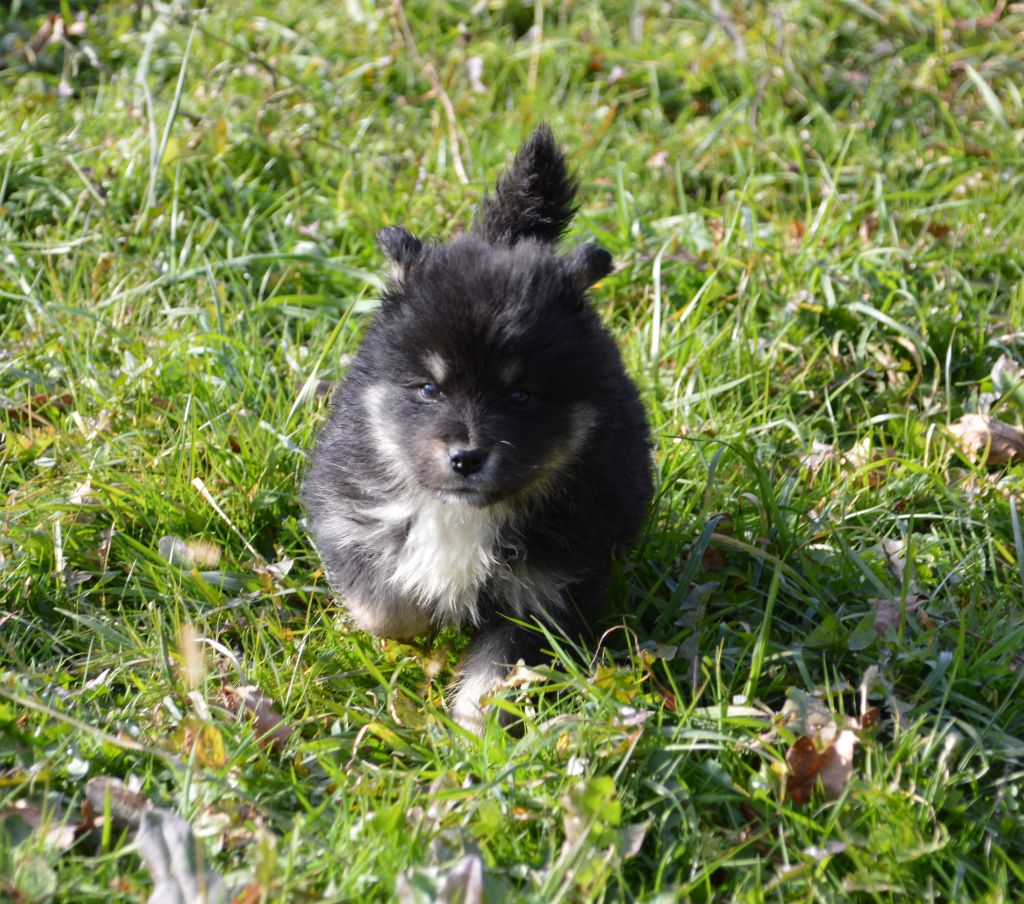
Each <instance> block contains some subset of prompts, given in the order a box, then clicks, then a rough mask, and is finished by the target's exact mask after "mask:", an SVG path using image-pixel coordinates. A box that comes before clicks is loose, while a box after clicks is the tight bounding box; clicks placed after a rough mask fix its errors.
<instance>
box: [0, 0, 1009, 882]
mask: <svg viewBox="0 0 1024 904" xmlns="http://www.w3.org/2000/svg"><path fill="white" fill-rule="evenodd" d="M0 19H2V20H3V22H4V28H3V33H4V34H3V37H2V38H0V109H2V111H3V116H2V118H0V171H2V179H0V425H2V429H3V434H4V440H3V447H2V452H0V456H2V458H0V461H2V464H0V468H2V470H0V897H6V898H12V899H14V900H32V901H36V900H39V901H47V900H57V901H91V900H96V901H108V900H111V899H112V898H122V899H125V900H136V901H137V900H141V899H144V898H145V897H146V896H147V895H148V894H149V892H150V889H151V887H152V879H151V876H150V873H149V871H148V870H147V868H146V864H145V863H144V861H143V859H140V857H139V855H138V853H137V852H136V848H135V847H134V842H133V834H132V832H131V831H130V830H124V829H122V828H119V827H118V824H117V823H116V822H114V821H112V818H111V817H112V813H111V810H112V806H111V804H110V795H109V794H107V795H106V797H105V798H104V796H103V795H101V796H100V799H99V800H98V801H96V800H95V795H93V797H94V805H93V807H92V809H91V810H90V809H89V808H83V804H84V803H85V799H86V798H85V789H86V787H87V785H88V783H89V781H90V779H91V780H93V784H92V785H88V786H89V787H91V788H93V789H95V788H96V787H100V788H101V789H102V788H103V787H104V786H103V785H102V784H100V785H97V784H96V780H97V778H98V777H103V776H106V777H110V778H115V779H119V780H121V781H123V782H125V783H126V784H127V785H128V786H130V787H131V788H134V789H137V790H138V791H139V792H141V794H142V795H144V798H145V800H148V801H149V802H151V803H152V804H153V805H154V806H156V807H159V808H160V810H159V811H158V812H161V813H170V812H174V813H177V814H179V815H180V816H182V817H184V818H185V819H186V820H188V821H189V823H191V826H192V830H193V831H194V832H195V834H196V836H197V837H198V838H199V839H200V842H201V845H202V848H201V850H202V852H203V855H204V857H205V861H206V864H207V866H208V867H209V868H210V869H211V870H213V871H214V872H216V873H218V874H219V875H221V876H222V877H223V878H224V880H225V882H226V884H227V886H228V887H231V888H235V889H236V890H237V893H238V899H239V900H242V901H246V902H253V901H257V900H268V901H269V900H273V901H302V900H307V899H309V900H313V899H317V900H319V899H325V900H334V901H352V900H358V901H370V900H382V901H387V900H393V899H394V898H395V896H396V895H399V896H400V897H401V899H402V900H403V901H405V902H411V901H430V900H435V895H437V894H442V893H441V892H439V891H438V889H439V888H440V887H441V886H442V885H444V884H445V883H447V884H448V888H449V892H450V891H451V889H452V888H454V887H455V886H460V887H461V888H462V890H463V892H465V893H466V895H467V899H468V900H476V899H478V897H475V891H474V889H475V885H474V882H475V881H476V878H479V875H480V868H481V867H482V875H483V880H484V883H485V885H486V887H487V891H488V897H487V900H488V901H497V900H509V901H512V900H516V901H519V900H522V901H536V902H551V901H560V900H565V901H590V900H597V901H600V900H604V901H619V900H624V901H663V902H668V901H676V900H694V901H700V900H739V901H758V900H771V901H804V900H807V901H811V900H814V901H823V900H827V901H835V900H872V901H873V900H890V899H895V898H897V897H904V896H906V897H907V898H909V899H911V900H984V901H1002V900H1020V899H1021V898H1022V897H1024V867H1022V864H1024V800H1022V788H1021V786H1022V781H1024V695H1022V694H1021V682H1022V679H1024V658H1022V654H1021V651H1022V647H1024V603H1022V600H1024V533H1022V530H1021V516H1020V511H1019V502H1018V497H1019V496H1021V495H1022V494H1024V468H1022V465H1021V464H1020V463H1019V461H1018V458H1019V456H1020V455H1021V454H1022V453H1024V442H1022V439H1021V438H1022V434H1021V433H1020V432H1019V431H1017V430H1016V427H1015V425H1016V424H1017V423H1018V422H1019V420H1020V418H1021V416H1022V414H1024V389H1022V388H1021V385H1020V380H1021V370H1020V367H1021V364H1022V363H1024V325H1022V321H1024V254H1022V248H1024V204H1022V203H1021V198H1022V197H1024V169H1022V166H1021V163H1022V160H1021V140H1022V136H1024V98H1022V92H1021V87H1020V86H1021V85H1024V7H1022V6H1021V5H1020V4H1014V3H1009V4H1007V3H1006V2H1004V0H1000V2H999V3H997V4H996V6H995V8H994V9H993V8H992V7H991V6H990V5H983V4H973V3H969V2H963V3H947V2H944V0H936V2H929V3H924V2H917V0H910V2H906V3H892V2H888V0H878V2H871V3H860V2H854V0H847V2H841V3H829V2H824V0H789V2H784V3H779V4H771V5H766V4H762V3H756V2H744V3H736V4H717V3H713V4H711V5H710V9H708V8H706V5H705V4H697V3H688V2H682V3H658V2H649V0H639V2H635V3H631V4H616V3H608V4H604V3H597V2H592V0H577V2H568V0H566V2H562V3H561V4H544V3H542V2H537V3H536V4H535V5H532V6H531V5H523V4H521V3H518V2H514V0H513V2H507V3H506V2H503V0H483V2H479V3H474V4H469V3H463V2H441V3H429V2H422V3H413V2H409V3H406V4H405V5H404V6H403V4H402V2H401V0H396V2H393V3H390V4H386V5H380V6H375V5H372V4H370V3H368V2H363V0H349V2H346V3H344V4H334V5H331V4H322V3H320V4H318V3H312V2H305V0H301V2H300V0H285V2H282V3H261V2H250V0H236V2H234V3H230V4H226V3H218V4H210V5H209V6H208V7H204V6H203V5H202V4H196V5H195V6H194V7H193V6H191V5H189V4H186V3H176V2H172V3H167V4H164V3H151V2H147V0H140V2H138V3H135V4H123V3H117V2H95V0H94V2H89V3H84V4H70V3H67V2H64V3H52V4H46V3H38V2H31V0H25V2H20V3H18V2H15V3H13V4H8V5H7V6H6V7H5V9H4V11H2V12H0ZM542 121H546V122H548V123H550V124H551V126H552V127H553V129H554V130H555V131H556V133H557V135H558V137H559V139H560V141H561V142H562V143H563V144H564V145H565V147H566V148H567V150H568V152H569V154H570V156H571V159H572V160H573V161H574V163H575V164H576V166H577V167H578V169H579V175H580V179H581V201H582V208H581V211H580V216H579V217H578V219H577V221H576V224H575V226H574V230H573V236H572V237H573V238H575V239H584V238H586V239H591V240H596V241H599V242H600V243H602V244H603V245H604V246H605V247H607V248H608V249H609V250H610V251H611V252H612V254H613V255H614V258H615V262H616V270H615V272H614V273H613V274H612V275H610V276H609V277H607V278H606V279H605V280H603V281H602V282H601V283H600V284H599V285H598V286H597V287H596V289H595V290H594V293H593V295H594V304H595V305H596V306H597V307H598V309H599V311H600V313H601V315H602V317H603V318H604V319H605V321H606V322H607V323H608V325H609V327H610V328H611V329H612V331H613V332H614V333H615V335H616V337H617V338H618V339H619V340H620V342H621V345H622V349H623V354H624V356H625V359H626V361H627V364H628V366H629V368H630V370H631V372H632V373H633V374H635V376H636V378H637V381H638V384H639V385H640V388H641V392H642V395H643V398H644V402H645V404H646V405H647V407H648V410H649V412H650V419H651V424H652V428H653V434H654V438H655V457H656V461H657V473H658V494H657V500H656V504H655V506H654V510H653V512H652V514H651V517H650V520H649V523H648V525H647V527H646V528H645V531H644V533H643V536H642V538H641V540H640V542H639V543H638V545H637V547H636V548H635V549H634V550H632V551H631V552H629V553H628V554H627V555H626V556H624V557H623V559H622V561H621V565H620V567H619V568H618V570H617V572H616V579H615V587H614V594H613V600H612V612H611V613H610V615H609V618H608V621H607V625H606V627H607V629H608V632H607V634H606V635H605V638H604V642H603V644H602V648H601V650H600V652H599V653H598V654H596V655H595V657H594V659H593V661H592V663H590V664H588V665H586V666H578V665H574V664H573V660H572V659H571V657H566V664H565V669H564V670H562V671H560V672H555V673H553V674H552V675H549V676H546V680H541V679H544V678H545V676H536V677H537V679H538V680H537V681H535V682H534V683H532V684H531V683H529V682H525V685H524V686H521V687H516V688H511V689H509V690H508V691H507V692H506V693H505V694H504V695H503V697H502V701H501V702H499V703H498V704H497V705H499V706H502V707H504V708H505V709H507V710H509V711H510V712H512V713H514V714H518V715H519V716H520V717H522V718H523V719H525V728H524V729H523V730H522V731H521V732H519V733H510V732H507V731H506V730H504V729H503V728H502V727H501V726H500V725H498V724H497V723H496V722H495V723H494V724H491V725H489V726H488V728H487V731H486V733H485V734H484V736H483V737H482V738H479V739H478V738H475V737H472V736H469V735H467V734H466V733H464V732H462V731H460V730H459V729H457V728H456V727H454V726H453V725H452V724H451V722H450V721H449V720H448V718H447V716H446V714H445V711H444V708H443V705H442V698H443V694H444V690H445V686H446V682H447V681H448V679H449V678H450V674H451V668H452V665H453V664H454V661H455V658H456V656H457V654H458V651H459V649H460V647H461V644H462V643H464V639H462V638H459V637H458V636H456V635H454V634H445V635H442V636H441V637H440V638H439V639H438V640H437V642H436V643H435V644H434V645H433V646H431V647H429V648H426V647H419V646H407V645H400V644H395V643H382V642H380V641H377V640H374V639H372V638H370V637H368V636H366V635H363V634H360V633H358V632H355V631H352V630H350V629H348V628H347V627H346V626H345V623H344V621H343V619H342V617H341V612H342V610H341V609H340V607H339V606H338V605H337V603H336V602H335V601H334V600H333V599H332V597H331V594H330V592H329V590H328V588H327V587H326V586H325V583H324V577H323V574H322V573H321V571H320V570H319V566H318V562H317V559H316V556H315V554H314V552H313V551H312V549H311V547H310V544H309V541H308V538H307V536H306V534H305V531H304V529H303V526H302V511H301V507H300V503H299V499H298V495H297V489H298V486H299V482H300V479H301V475H302V472H303V464H304V455H305V451H306V450H307V449H308V448H309V447H310V445H311V443H312V439H313V436H314V433H315V430H316V428H317V425H318V424H319V423H320V422H321V421H322V419H323V417H324V413H325V404H326V401H325V400H326V395H327V392H328V388H329V386H330V384H331V382H332V381H334V380H336V379H337V378H338V377H339V376H341V374H342V373H343V372H344V369H345V365H346V361H347V360H348V357H349V356H350V355H351V353H352V351H353V349H354V348H355V346H356V343H357V342H358V339H359V336H360V335H361V333H362V331H363V330H364V329H365V326H366V323H367V321H368V317H369V316H370V314H371V312H372V310H373V307H374V304H375V299H376V298H377V297H378V293H379V291H380V274H381V272H382V258H381V255H380V253H379V252H378V250H377V249H376V247H375V244H374V234H375V232H376V231H377V230H378V229H379V228H380V227H382V226H384V225H388V224H396V223H408V224H410V225H411V226H412V227H413V228H414V230H415V231H416V232H417V234H420V235H423V236H431V235H433V236H447V235H451V234H452V233H453V232H456V231H458V230H460V229H463V228H465V226H466V225H467V223H468V222H469V220H470V218H471V216H472V211H473V209H474V206H475V205H476V204H477V203H478V202H479V200H480V198H481V195H482V192H483V191H484V189H485V187H486V185H487V184H488V182H490V181H491V180H493V178H494V177H495V175H496V174H497V173H498V171H499V170H500V169H501V167H502V166H503V165H505V164H506V163H507V162H508V160H509V158H510V154H511V153H512V151H513V150H514V148H515V147H516V145H517V144H518V143H519V141H520V140H522V138H523V137H524V136H525V135H526V134H528V132H529V131H530V129H531V128H532V127H533V126H534V125H536V124H537V123H539V122H542ZM964 415H984V416H987V417H990V418H995V419H996V420H997V422H998V423H995V422H993V421H986V420H979V419H976V420H974V421H968V422H964V421H962V420H961V418H962V417H963V416H964ZM965 425H966V426H974V427H980V428H981V433H980V439H978V438H977V435H978V431H977V430H975V433H974V434H973V435H970V434H968V431H966V429H964V428H965ZM999 425H1002V426H999ZM996 429H997V430H998V432H996V433H994V434H992V431H993V430H996ZM990 434H992V435H994V440H995V441H994V442H993V443H992V444H991V445H992V448H991V450H990V454H989V456H988V457H987V458H986V455H985V449H984V448H983V447H984V446H986V444H987V437H988V436H989V435H990ZM997 447H998V448H997ZM1000 453H1005V454H1000ZM247 688H248V690H246V689H247ZM246 701H248V702H246ZM254 711H256V713H257V715H256V718H254V717H253V712H254ZM108 787H113V788H116V787H117V786H108ZM474 877H476V878H474Z"/></svg>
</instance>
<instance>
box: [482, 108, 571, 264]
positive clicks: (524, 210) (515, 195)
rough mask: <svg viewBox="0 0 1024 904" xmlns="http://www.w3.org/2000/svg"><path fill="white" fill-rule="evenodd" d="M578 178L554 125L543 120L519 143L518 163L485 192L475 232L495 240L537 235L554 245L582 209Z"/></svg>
mask: <svg viewBox="0 0 1024 904" xmlns="http://www.w3.org/2000/svg"><path fill="white" fill-rule="evenodd" d="M575 197H576V180H575V179H574V178H573V177H572V176H571V175H570V174H569V172H568V171H567V170H566V167H565V157H563V156H562V152H561V151H560V150H559V149H558V144H557V143H556V142H555V136H554V135H552V134H551V129H549V128H548V127H547V126H546V125H542V126H540V127H538V128H537V129H536V131H534V133H533V134H532V135H531V136H530V137H529V138H527V139H526V141H525V142H524V143H523V146H522V147H521V148H519V152H518V153H517V154H516V158H515V160H513V161H512V168H511V169H510V170H509V171H508V172H507V173H506V174H505V176H504V177H503V178H502V179H500V180H499V181H498V184H497V186H496V187H495V189H494V194H493V195H491V196H489V197H486V198H484V203H483V206H482V207H481V209H480V215H479V217H478V218H477V220H476V222H474V224H473V232H475V233H476V234H477V235H478V236H479V237H480V238H482V239H483V240H484V241H485V242H489V243H490V244H492V245H514V244H516V242H519V241H521V240H522V239H536V240H537V241H539V242H547V243H548V244H551V245H553V244H554V243H555V242H557V241H558V239H559V238H560V237H561V235H562V233H563V232H565V229H566V227H567V226H568V225H569V221H570V220H571V219H572V218H573V214H575V213H576V207H575V205H574V204H573V198H575Z"/></svg>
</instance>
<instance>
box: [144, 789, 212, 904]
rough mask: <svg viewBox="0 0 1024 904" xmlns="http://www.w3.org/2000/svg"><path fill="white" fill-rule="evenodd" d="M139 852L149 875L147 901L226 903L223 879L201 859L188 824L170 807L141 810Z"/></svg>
mask: <svg viewBox="0 0 1024 904" xmlns="http://www.w3.org/2000/svg"><path fill="white" fill-rule="evenodd" d="M136 843H137V844H138V848H139V855H140V856H141V857H142V860H143V862H144V863H145V864H146V869H147V870H148V871H149V874H150V875H151V876H152V877H153V891H152V893H151V894H150V896H149V904H193V902H197V901H202V902H203V904H226V902H227V901H229V900H230V895H229V893H228V890H227V887H226V886H225V885H224V880H223V879H221V877H220V876H218V875H217V874H216V873H215V872H213V871H212V870H210V869H207V868H206V866H205V864H204V863H203V859H204V856H203V847H202V845H201V844H200V843H199V842H198V841H197V840H196V838H195V836H194V835H193V834H192V827H191V826H190V825H189V824H188V822H186V821H185V820H184V819H182V818H181V817H180V816H178V814H177V813H172V812H171V811H170V810H164V809H160V808H155V809H153V810H150V811H148V812H146V813H143V815H142V819H141V822H140V824H139V832H138V835H137V836H136Z"/></svg>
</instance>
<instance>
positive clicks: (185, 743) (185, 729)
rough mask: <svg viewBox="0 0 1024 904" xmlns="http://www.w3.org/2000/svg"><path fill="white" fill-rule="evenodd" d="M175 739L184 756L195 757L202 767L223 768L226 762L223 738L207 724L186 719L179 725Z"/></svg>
mask: <svg viewBox="0 0 1024 904" xmlns="http://www.w3.org/2000/svg"><path fill="white" fill-rule="evenodd" d="M176 737H177V740H178V742H179V745H180V747H181V749H182V751H183V752H184V753H185V755H186V756H192V755H193V754H194V755H195V758H196V760H197V761H198V762H199V763H200V764H201V765H203V766H211V767H217V766H223V765H224V764H225V763H226V762H227V753H226V752H225V750H224V738H223V736H222V735H221V733H220V732H219V731H218V730H217V728H216V727H215V726H213V725H210V724H209V723H208V722H201V721H200V720H199V719H194V718H188V719H185V720H184V721H183V722H182V723H181V728H180V729H179V730H178V732H176Z"/></svg>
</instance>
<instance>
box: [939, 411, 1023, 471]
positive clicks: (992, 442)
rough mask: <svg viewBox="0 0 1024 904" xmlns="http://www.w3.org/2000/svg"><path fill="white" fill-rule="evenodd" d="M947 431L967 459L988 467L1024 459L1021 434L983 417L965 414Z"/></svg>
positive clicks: (1005, 425)
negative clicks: (975, 460)
mask: <svg viewBox="0 0 1024 904" xmlns="http://www.w3.org/2000/svg"><path fill="white" fill-rule="evenodd" d="M948 429H949V432H950V433H951V434H952V435H953V438H954V439H955V440H956V441H957V443H958V444H959V445H960V447H961V448H962V449H963V450H964V452H965V454H967V456H968V457H969V458H972V459H977V460H979V461H980V462H981V463H983V464H987V465H988V466H989V467H998V466H999V465H1005V464H1006V463H1007V462H1008V461H1010V460H1012V459H1015V458H1016V459H1020V458H1022V457H1024V431H1022V430H1021V429H1020V428H1019V427H1012V426H1010V425H1009V424H1004V423H1003V422H1002V421H998V420H996V419H995V418H994V417H990V416H989V415H986V414H965V415H964V416H963V417H962V418H960V420H958V421H956V422H955V423H953V424H950V425H949V428H948Z"/></svg>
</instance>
